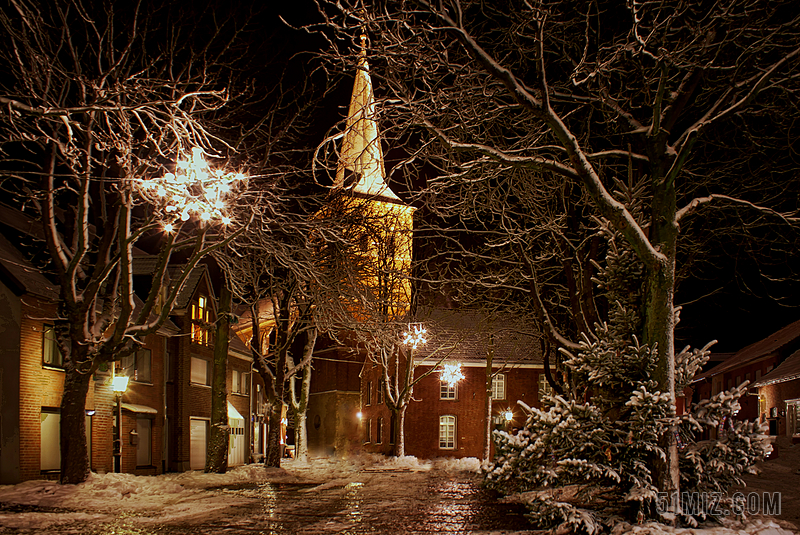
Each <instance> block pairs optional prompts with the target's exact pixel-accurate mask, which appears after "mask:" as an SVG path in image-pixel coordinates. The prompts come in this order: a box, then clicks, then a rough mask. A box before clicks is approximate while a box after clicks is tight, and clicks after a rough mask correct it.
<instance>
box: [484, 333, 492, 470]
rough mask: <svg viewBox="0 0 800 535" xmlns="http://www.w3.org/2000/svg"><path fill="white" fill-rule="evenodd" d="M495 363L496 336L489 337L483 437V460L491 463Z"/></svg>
mask: <svg viewBox="0 0 800 535" xmlns="http://www.w3.org/2000/svg"><path fill="white" fill-rule="evenodd" d="M493 361H494V336H493V335H491V334H490V335H489V351H488V352H487V354H486V407H485V409H486V410H485V412H484V414H485V415H486V431H485V433H484V437H483V460H484V461H487V462H488V461H489V460H490V459H489V456H490V455H491V454H492V362H493Z"/></svg>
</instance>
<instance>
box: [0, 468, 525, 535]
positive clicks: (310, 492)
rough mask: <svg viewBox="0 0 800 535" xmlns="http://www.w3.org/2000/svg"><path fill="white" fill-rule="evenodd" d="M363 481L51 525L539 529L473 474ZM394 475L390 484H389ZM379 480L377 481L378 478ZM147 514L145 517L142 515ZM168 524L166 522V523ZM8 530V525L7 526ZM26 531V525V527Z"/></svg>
mask: <svg viewBox="0 0 800 535" xmlns="http://www.w3.org/2000/svg"><path fill="white" fill-rule="evenodd" d="M356 479H360V481H350V482H349V483H348V482H345V481H342V484H341V485H338V486H337V485H324V486H322V487H315V486H313V485H310V484H302V485H300V484H286V483H281V484H278V483H243V484H238V485H227V486H224V487H218V488H215V489H209V490H211V491H213V492H215V493H218V494H220V495H224V496H228V497H235V498H237V501H238V502H239V503H240V504H241V505H233V506H230V507H226V508H225V509H222V510H216V511H214V512H210V513H208V514H206V515H204V516H203V517H202V518H201V517H197V518H192V519H191V521H186V520H185V519H184V520H183V521H181V522H180V523H179V524H178V523H176V524H172V523H170V524H162V525H158V526H156V525H154V524H156V523H158V519H157V517H155V518H153V517H150V518H146V519H145V518H137V517H138V516H139V515H128V516H126V515H124V514H123V515H121V516H120V517H119V518H118V519H117V520H115V521H114V522H111V523H104V524H100V525H86V524H84V525H82V526H81V525H77V524H72V525H64V526H61V527H56V526H51V531H49V532H50V533H85V534H87V535H89V534H91V535H156V534H158V535H174V534H197V535H204V534H212V533H213V534H226V535H227V534H230V535H238V534H251V535H252V534H260V535H273V534H274V535H283V534H294V533H303V534H305V533H308V534H314V533H338V534H343V535H362V534H384V533H387V534H395V533H408V534H413V533H420V534H422V533H448V534H466V533H472V532H475V531H478V532H486V531H492V532H494V533H502V532H503V531H512V532H520V531H525V530H531V529H532V526H530V524H528V522H527V520H526V519H525V517H524V516H523V515H524V513H525V511H524V509H523V508H522V507H521V506H520V505H517V504H501V503H497V502H496V501H495V500H493V499H492V498H491V496H490V495H489V494H488V493H487V492H486V491H484V490H482V489H480V487H479V485H478V479H477V477H476V476H474V475H472V476H470V475H458V476H455V475H448V474H446V473H438V474H430V477H428V478H426V479H425V480H423V481H419V480H418V479H417V480H413V481H412V480H409V479H406V478H404V477H403V475H402V474H396V473H395V474H388V473H382V474H366V473H365V474H361V477H360V478H356ZM387 481H388V483H389V484H387ZM371 483H373V484H371ZM142 521H145V522H142ZM159 524H160V523H159ZM0 532H3V533H13V532H14V531H11V532H7V531H5V532H4V531H3V530H2V529H0ZM17 532H18V533H24V532H25V530H19V531H17Z"/></svg>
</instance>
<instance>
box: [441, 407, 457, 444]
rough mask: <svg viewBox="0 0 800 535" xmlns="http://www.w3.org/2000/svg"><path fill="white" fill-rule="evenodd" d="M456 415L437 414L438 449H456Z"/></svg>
mask: <svg viewBox="0 0 800 535" xmlns="http://www.w3.org/2000/svg"><path fill="white" fill-rule="evenodd" d="M456 421H457V420H456V417H455V415H453V414H443V415H441V416H439V449H440V450H454V449H456Z"/></svg>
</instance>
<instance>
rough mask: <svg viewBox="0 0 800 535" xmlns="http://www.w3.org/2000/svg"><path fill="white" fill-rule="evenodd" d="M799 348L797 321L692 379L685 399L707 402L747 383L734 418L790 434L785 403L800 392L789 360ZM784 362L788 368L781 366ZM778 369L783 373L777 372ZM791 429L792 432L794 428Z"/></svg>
mask: <svg viewBox="0 0 800 535" xmlns="http://www.w3.org/2000/svg"><path fill="white" fill-rule="evenodd" d="M799 349H800V321H796V322H793V323H790V324H789V325H786V326H785V327H783V328H781V329H778V330H777V331H775V332H774V333H772V334H770V335H769V336H767V337H765V338H763V339H761V340H759V341H757V342H755V343H753V344H750V345H748V346H746V347H744V348H742V349H740V350H739V351H737V352H736V353H734V354H733V355H730V356H729V357H727V358H726V359H725V360H724V361H722V362H720V363H719V364H717V365H715V366H713V367H712V368H711V369H709V370H707V371H705V372H703V373H701V374H698V375H697V376H695V378H694V380H693V381H692V384H691V392H689V396H687V397H691V399H693V400H699V399H708V398H710V397H711V396H714V395H716V394H718V393H719V392H722V391H723V390H730V389H731V388H734V387H737V386H740V385H741V384H742V383H744V382H745V381H748V382H749V386H748V388H747V393H746V394H745V395H743V396H742V397H741V398H739V404H740V405H741V410H740V411H739V413H738V414H737V415H736V417H737V419H740V420H755V419H758V420H760V421H761V422H764V423H766V424H767V425H768V429H769V431H768V432H769V434H770V435H786V434H788V433H790V432H792V433H794V431H790V426H789V422H788V420H787V405H788V404H787V402H790V403H789V404H791V405H794V402H793V401H791V400H794V399H797V398H800V391H798V392H797V395H794V391H793V388H794V385H793V384H792V381H793V377H792V373H791V362H789V361H790V359H791V361H792V362H794V355H795V354H796V352H797V351H798V350H799ZM787 362H788V363H789V365H788V366H783V364H785V363H787ZM778 368H782V369H783V371H782V372H780V373H778ZM787 371H788V373H786V372H787ZM792 414H794V412H793V413H792ZM793 426H794V424H793ZM793 426H792V429H796V427H793ZM711 433H712V434H713V433H714V431H711Z"/></svg>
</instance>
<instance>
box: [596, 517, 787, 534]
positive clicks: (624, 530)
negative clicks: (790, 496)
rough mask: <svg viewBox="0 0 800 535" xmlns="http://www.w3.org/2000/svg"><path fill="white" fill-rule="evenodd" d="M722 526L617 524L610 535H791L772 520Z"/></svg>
mask: <svg viewBox="0 0 800 535" xmlns="http://www.w3.org/2000/svg"><path fill="white" fill-rule="evenodd" d="M722 524H723V525H722V526H713V527H698V528H673V527H670V526H665V525H663V524H656V523H652V522H651V523H647V524H644V525H641V526H632V525H631V524H627V523H625V522H622V523H619V524H617V525H616V526H615V527H614V530H613V531H612V532H611V533H612V535H623V534H626V535H627V534H630V533H632V534H634V535H662V534H668V535H793V534H794V532H793V531H787V530H786V529H784V528H782V527H780V526H779V525H778V524H776V523H775V522H773V521H772V520H767V519H758V518H757V519H752V520H750V521H748V522H746V523H744V524H742V523H740V522H736V521H733V520H724V521H723V523H722Z"/></svg>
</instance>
